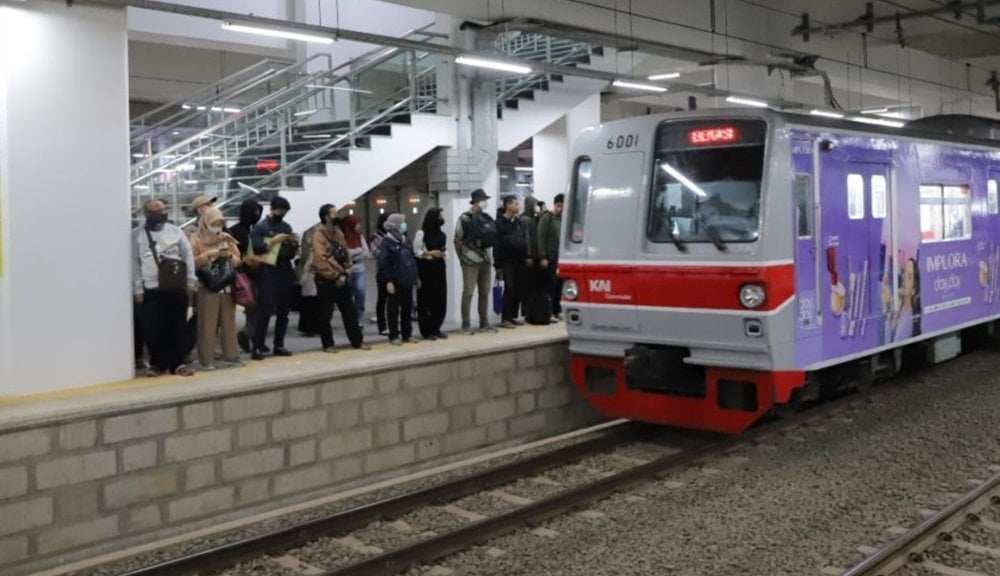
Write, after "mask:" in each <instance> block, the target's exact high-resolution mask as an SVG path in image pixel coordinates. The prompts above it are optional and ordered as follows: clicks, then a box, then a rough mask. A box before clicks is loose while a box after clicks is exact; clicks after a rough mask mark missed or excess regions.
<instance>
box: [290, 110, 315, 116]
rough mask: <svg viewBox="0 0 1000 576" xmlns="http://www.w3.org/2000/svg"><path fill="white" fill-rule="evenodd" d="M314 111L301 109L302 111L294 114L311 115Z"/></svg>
mask: <svg viewBox="0 0 1000 576" xmlns="http://www.w3.org/2000/svg"><path fill="white" fill-rule="evenodd" d="M315 113H316V111H315V110H303V111H302V112H296V113H295V116H312V115H313V114H315Z"/></svg>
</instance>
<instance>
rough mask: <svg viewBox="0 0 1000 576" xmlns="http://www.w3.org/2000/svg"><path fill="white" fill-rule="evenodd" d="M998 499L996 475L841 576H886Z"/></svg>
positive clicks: (999, 486)
mask: <svg viewBox="0 0 1000 576" xmlns="http://www.w3.org/2000/svg"><path fill="white" fill-rule="evenodd" d="M998 495H1000V474H996V475H995V476H993V477H992V478H990V479H989V480H987V481H986V482H984V483H983V484H980V485H979V486H978V487H976V488H975V489H974V490H972V491H970V492H968V493H967V494H965V495H964V496H962V497H961V498H959V499H958V500H956V501H955V502H953V503H952V504H951V505H949V506H948V507H947V508H945V509H944V510H941V511H940V512H938V513H937V514H935V515H933V516H931V517H930V518H928V519H927V520H924V521H923V522H921V523H920V524H919V525H917V526H916V527H915V528H913V529H911V530H909V531H908V532H906V533H905V534H903V535H902V536H900V537H899V538H897V539H895V540H893V541H892V542H890V543H889V544H888V545H886V546H885V547H883V548H880V549H879V550H878V551H877V552H875V553H874V554H872V555H871V556H869V557H867V558H865V559H864V560H862V561H861V562H859V563H858V564H856V565H854V567H852V568H850V569H849V570H847V571H846V572H844V573H843V574H841V576H887V575H888V574H892V573H893V572H895V571H896V570H899V569H900V568H902V567H903V566H905V565H906V564H908V563H909V562H910V560H911V558H913V557H914V555H919V554H921V553H923V552H924V551H925V550H927V549H928V548H930V547H931V546H932V545H934V544H935V543H936V542H937V541H938V540H939V539H940V538H941V536H942V535H944V534H947V533H949V532H951V531H953V530H955V529H956V528H959V527H960V526H962V525H963V524H965V522H966V520H967V517H968V515H969V514H977V513H979V512H981V511H982V510H983V509H984V508H985V507H986V506H988V505H989V504H990V502H991V501H992V500H993V499H995V498H997V497H998Z"/></svg>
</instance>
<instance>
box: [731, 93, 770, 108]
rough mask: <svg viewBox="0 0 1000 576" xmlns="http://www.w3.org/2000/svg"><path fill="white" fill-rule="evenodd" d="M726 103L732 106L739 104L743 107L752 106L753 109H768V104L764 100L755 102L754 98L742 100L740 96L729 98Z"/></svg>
mask: <svg viewBox="0 0 1000 576" xmlns="http://www.w3.org/2000/svg"><path fill="white" fill-rule="evenodd" d="M726 102H729V103H730V104H739V105H741V106H752V107H753V108H767V107H768V104H767V102H764V101H763V100H754V99H752V98H740V97H739V96H729V97H728V98H726Z"/></svg>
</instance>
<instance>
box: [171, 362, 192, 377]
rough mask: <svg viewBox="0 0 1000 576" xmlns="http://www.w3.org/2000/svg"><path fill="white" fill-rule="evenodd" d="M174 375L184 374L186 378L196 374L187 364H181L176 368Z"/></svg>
mask: <svg viewBox="0 0 1000 576" xmlns="http://www.w3.org/2000/svg"><path fill="white" fill-rule="evenodd" d="M173 374H174V376H183V377H185V378H187V377H189V376H194V370H192V369H190V368H188V365H187V364H181V365H180V366H178V367H177V368H174V372H173Z"/></svg>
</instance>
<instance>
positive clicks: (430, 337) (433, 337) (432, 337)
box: [424, 334, 438, 342]
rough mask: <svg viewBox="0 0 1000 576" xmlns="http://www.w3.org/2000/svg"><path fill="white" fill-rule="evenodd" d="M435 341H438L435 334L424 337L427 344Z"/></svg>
mask: <svg viewBox="0 0 1000 576" xmlns="http://www.w3.org/2000/svg"><path fill="white" fill-rule="evenodd" d="M437 339H438V337H437V334H428V335H426V336H424V340H427V341H428V342H433V341H435V340H437Z"/></svg>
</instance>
